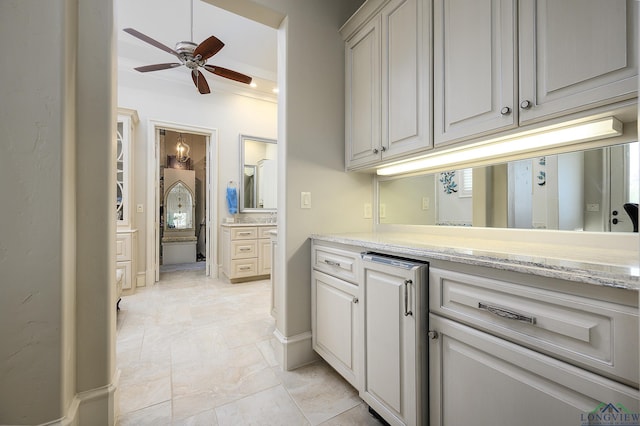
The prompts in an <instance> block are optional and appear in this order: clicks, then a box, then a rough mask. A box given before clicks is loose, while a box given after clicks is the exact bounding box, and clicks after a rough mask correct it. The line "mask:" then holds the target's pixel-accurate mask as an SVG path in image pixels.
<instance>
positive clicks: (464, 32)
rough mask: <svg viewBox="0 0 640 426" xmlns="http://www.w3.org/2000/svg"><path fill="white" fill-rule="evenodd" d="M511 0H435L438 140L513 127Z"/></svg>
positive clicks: (513, 18)
mask: <svg viewBox="0 0 640 426" xmlns="http://www.w3.org/2000/svg"><path fill="white" fill-rule="evenodd" d="M515 20H516V16H515V9H514V2H513V1H512V0H436V1H434V24H433V29H434V58H433V61H434V71H433V72H434V81H435V84H434V108H433V113H434V123H433V126H434V144H435V145H436V146H437V145H442V144H445V143H447V142H451V141H456V140H463V139H467V138H470V137H472V136H477V135H481V134H483V133H489V132H492V131H495V130H499V129H500V130H503V129H507V128H511V127H514V126H515V125H516V123H517V119H516V117H515V114H514V104H515V101H516V98H515V73H516V68H515V56H514V52H515V43H516V37H515V34H514V23H515Z"/></svg>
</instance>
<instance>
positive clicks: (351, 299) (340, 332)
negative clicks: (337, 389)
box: [311, 271, 360, 388]
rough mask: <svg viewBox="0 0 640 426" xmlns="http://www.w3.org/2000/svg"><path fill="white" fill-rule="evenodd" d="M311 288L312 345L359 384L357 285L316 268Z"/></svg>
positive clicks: (347, 376)
mask: <svg viewBox="0 0 640 426" xmlns="http://www.w3.org/2000/svg"><path fill="white" fill-rule="evenodd" d="M311 292H312V293H311V299H312V303H311V306H312V309H311V323H312V336H313V337H312V342H313V349H314V350H315V351H316V352H318V354H320V355H321V356H322V357H323V358H324V359H325V360H326V361H327V362H328V363H329V364H330V365H331V366H332V367H333V368H334V369H335V370H336V371H337V372H338V373H340V374H341V375H342V376H343V377H344V378H345V379H346V380H347V381H348V382H349V383H351V384H352V385H353V386H354V387H356V388H357V387H359V383H358V382H359V378H358V377H359V376H358V367H359V362H358V359H357V358H358V355H359V353H360V352H359V351H358V340H359V339H358V336H359V334H360V331H359V324H360V320H359V315H358V287H357V286H355V285H353V284H350V283H348V282H346V281H342V280H339V279H337V278H335V277H332V276H330V275H327V274H323V273H322V272H319V271H313V273H312V280H311Z"/></svg>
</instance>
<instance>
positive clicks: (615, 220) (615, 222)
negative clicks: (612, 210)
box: [611, 218, 620, 225]
mask: <svg viewBox="0 0 640 426" xmlns="http://www.w3.org/2000/svg"><path fill="white" fill-rule="evenodd" d="M611 222H612V223H613V224H614V225H617V224H618V222H620V221H619V220H618V219H616V218H614V219H613V220H612V221H611Z"/></svg>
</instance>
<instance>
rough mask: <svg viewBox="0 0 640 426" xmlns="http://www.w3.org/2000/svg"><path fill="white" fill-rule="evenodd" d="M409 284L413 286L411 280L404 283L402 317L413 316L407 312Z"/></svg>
mask: <svg viewBox="0 0 640 426" xmlns="http://www.w3.org/2000/svg"><path fill="white" fill-rule="evenodd" d="M409 284H413V281H411V280H405V282H404V316H405V317H408V316H409V315H413V312H411V311H410V310H409Z"/></svg>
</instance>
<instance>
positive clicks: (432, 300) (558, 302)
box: [429, 268, 638, 386]
mask: <svg viewBox="0 0 640 426" xmlns="http://www.w3.org/2000/svg"><path fill="white" fill-rule="evenodd" d="M612 291H615V290H612ZM429 308H430V311H431V312H432V313H437V314H440V315H442V316H445V317H449V318H452V319H455V320H458V321H460V322H463V323H466V324H469V325H471V326H473V327H476V328H480V329H482V330H485V331H487V332H489V333H491V334H494V335H498V336H501V337H504V338H506V339H509V340H511V341H513V342H516V343H519V344H522V345H524V346H527V347H530V348H532V349H534V350H538V351H541V352H544V353H547V354H550V355H552V356H555V357H558V358H561V359H564V360H567V361H569V362H572V363H574V364H577V365H580V366H582V367H584V368H587V369H589V370H592V371H597V372H599V373H601V374H604V375H606V376H608V377H611V378H614V379H615V380H619V381H621V382H623V383H626V384H630V385H633V386H637V384H638V314H637V309H636V308H632V307H629V306H622V305H618V304H614V303H610V302H603V301H599V300H594V299H589V298H585V297H580V296H575V295H568V294H564V293H556V292H554V291H549V290H545V289H538V288H533V287H528V286H524V285H521V284H515V283H511V282H506V281H499V280H495V279H489V278H484V277H479V276H474V275H468V274H462V273H457V272H452V271H447V270H442V269H436V268H432V269H431V271H430V294H429Z"/></svg>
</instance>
